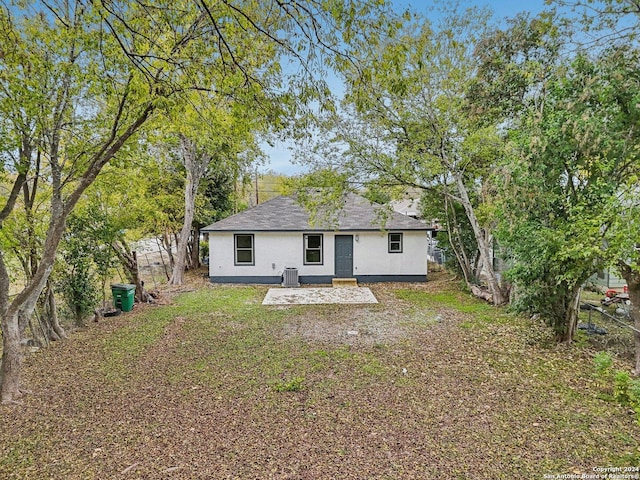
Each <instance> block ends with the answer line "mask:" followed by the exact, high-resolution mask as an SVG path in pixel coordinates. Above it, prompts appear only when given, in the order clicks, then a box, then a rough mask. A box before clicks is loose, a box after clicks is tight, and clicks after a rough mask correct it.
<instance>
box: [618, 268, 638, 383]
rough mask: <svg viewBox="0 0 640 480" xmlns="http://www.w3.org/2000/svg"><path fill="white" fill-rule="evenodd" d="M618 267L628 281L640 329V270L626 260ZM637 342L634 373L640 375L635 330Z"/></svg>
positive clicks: (635, 324)
mask: <svg viewBox="0 0 640 480" xmlns="http://www.w3.org/2000/svg"><path fill="white" fill-rule="evenodd" d="M618 267H619V269H620V273H621V274H622V277H623V278H624V279H625V281H626V282H627V289H628V292H629V300H630V301H631V305H630V314H631V320H632V321H633V326H634V328H635V329H636V330H640V271H639V270H637V269H634V268H633V267H632V266H631V265H629V264H627V263H626V262H618ZM633 336H634V343H635V350H636V352H635V369H634V370H633V374H634V375H635V376H640V333H638V332H637V331H634V332H633Z"/></svg>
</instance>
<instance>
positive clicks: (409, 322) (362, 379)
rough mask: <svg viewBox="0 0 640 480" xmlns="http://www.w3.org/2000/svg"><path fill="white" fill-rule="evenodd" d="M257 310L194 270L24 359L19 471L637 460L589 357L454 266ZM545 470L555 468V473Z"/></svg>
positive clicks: (527, 471) (220, 475) (361, 474)
mask: <svg viewBox="0 0 640 480" xmlns="http://www.w3.org/2000/svg"><path fill="white" fill-rule="evenodd" d="M366 286H368V287H370V288H371V289H372V291H373V292H374V294H375V296H376V297H377V298H378V300H379V302H380V303H379V304H371V305H308V306H294V307H289V306H262V305H261V302H262V299H263V297H264V294H265V293H266V290H267V289H266V287H251V286H237V287H229V286H217V285H211V284H209V283H208V281H207V280H206V279H204V278H201V277H192V278H191V280H190V282H189V284H187V285H185V286H182V287H178V288H165V289H164V290H163V296H162V297H161V304H160V305H137V306H136V308H135V309H134V312H132V313H131V314H127V315H124V314H123V315H121V316H119V317H113V318H111V319H105V320H104V321H102V322H100V323H98V324H92V325H90V326H89V327H88V328H87V329H86V330H84V331H80V332H76V333H74V335H73V337H72V338H71V339H70V340H69V341H66V342H63V343H58V344H56V345H54V346H53V347H52V348H49V349H47V350H43V351H40V352H38V353H37V354H35V355H33V356H31V357H30V358H29V359H28V361H27V364H26V370H25V375H24V384H25V386H26V387H27V388H29V389H31V391H32V393H31V394H30V395H27V396H26V397H25V398H24V399H23V403H22V404H21V405H12V406H7V405H4V406H0V424H1V425H2V428H1V429H0V478H7V479H44V478H47V479H104V478H109V479H299V480H306V479H432V478H442V479H457V478H459V479H468V478H469V479H501V478H503V479H520V478H522V479H528V478H540V479H542V478H544V475H560V474H576V475H581V474H583V473H585V474H586V473H592V472H593V471H594V470H593V469H594V468H598V467H606V466H626V467H634V466H638V465H639V464H640V450H638V445H639V444H640V427H639V426H638V425H637V423H636V422H635V418H634V416H633V415H631V414H630V412H629V411H628V410H627V409H625V408H624V407H622V406H620V405H618V404H616V403H613V402H611V401H610V400H609V399H608V398H609V397H607V395H609V394H610V391H609V387H608V386H607V385H604V384H601V383H599V382H598V381H597V380H596V379H595V377H594V375H593V364H592V352H590V351H588V350H585V349H580V348H559V347H556V346H554V345H551V344H549V342H548V332H547V331H546V330H545V329H544V328H540V327H539V326H536V325H532V324H531V323H530V322H528V321H526V320H523V319H518V318H516V317H514V316H512V315H510V314H508V313H507V312H504V311H502V310H496V309H494V308H493V307H490V306H488V305H485V304H482V303H480V302H477V301H476V300H473V299H470V298H469V296H468V295H466V294H465V293H463V292H460V291H459V289H458V288H457V287H458V284H457V282H456V281H455V280H453V279H451V278H450V277H448V276H447V275H446V274H443V275H439V276H437V277H436V278H435V279H434V280H432V281H430V282H428V283H426V284H371V285H366ZM547 478H548V477H547Z"/></svg>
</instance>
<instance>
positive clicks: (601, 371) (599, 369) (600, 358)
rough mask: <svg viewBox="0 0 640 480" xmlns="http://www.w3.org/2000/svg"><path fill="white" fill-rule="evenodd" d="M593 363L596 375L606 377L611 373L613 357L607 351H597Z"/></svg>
mask: <svg viewBox="0 0 640 480" xmlns="http://www.w3.org/2000/svg"><path fill="white" fill-rule="evenodd" d="M593 364H594V366H595V369H596V374H597V375H598V377H600V378H607V377H609V376H610V374H611V368H612V367H613V358H611V354H610V353H608V352H598V353H597V354H596V355H595V357H594V358H593Z"/></svg>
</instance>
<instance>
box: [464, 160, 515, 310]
mask: <svg viewBox="0 0 640 480" xmlns="http://www.w3.org/2000/svg"><path fill="white" fill-rule="evenodd" d="M454 178H455V180H456V185H457V186H458V193H459V194H460V199H461V201H462V206H463V207H464V211H465V212H466V214H467V218H468V219H469V223H471V228H473V233H474V236H475V238H476V241H477V242H478V252H479V253H480V259H481V260H482V264H484V265H485V268H486V273H487V283H488V286H489V291H490V292H491V295H493V303H494V305H502V304H504V303H505V302H506V298H505V296H504V293H503V292H502V288H501V287H500V282H499V281H498V277H497V276H496V273H495V271H494V270H493V263H492V262H491V253H490V245H489V244H488V242H487V241H486V239H485V235H484V232H483V231H482V228H481V227H480V222H478V218H477V217H476V214H475V210H474V208H473V205H472V204H471V200H470V199H469V194H468V192H467V187H466V186H465V184H464V180H463V178H462V175H460V173H458V172H454Z"/></svg>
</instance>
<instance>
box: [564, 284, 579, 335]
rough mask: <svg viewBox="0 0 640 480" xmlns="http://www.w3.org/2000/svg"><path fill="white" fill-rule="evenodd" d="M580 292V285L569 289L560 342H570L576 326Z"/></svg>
mask: <svg viewBox="0 0 640 480" xmlns="http://www.w3.org/2000/svg"><path fill="white" fill-rule="evenodd" d="M580 292H582V287H581V286H580V285H578V286H577V287H574V288H573V290H572V291H571V294H570V297H569V306H568V308H567V310H566V314H565V315H566V316H565V321H564V325H565V328H564V331H563V332H562V339H561V340H562V342H564V343H571V342H573V337H574V336H575V333H576V328H577V327H578V314H579V312H580Z"/></svg>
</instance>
